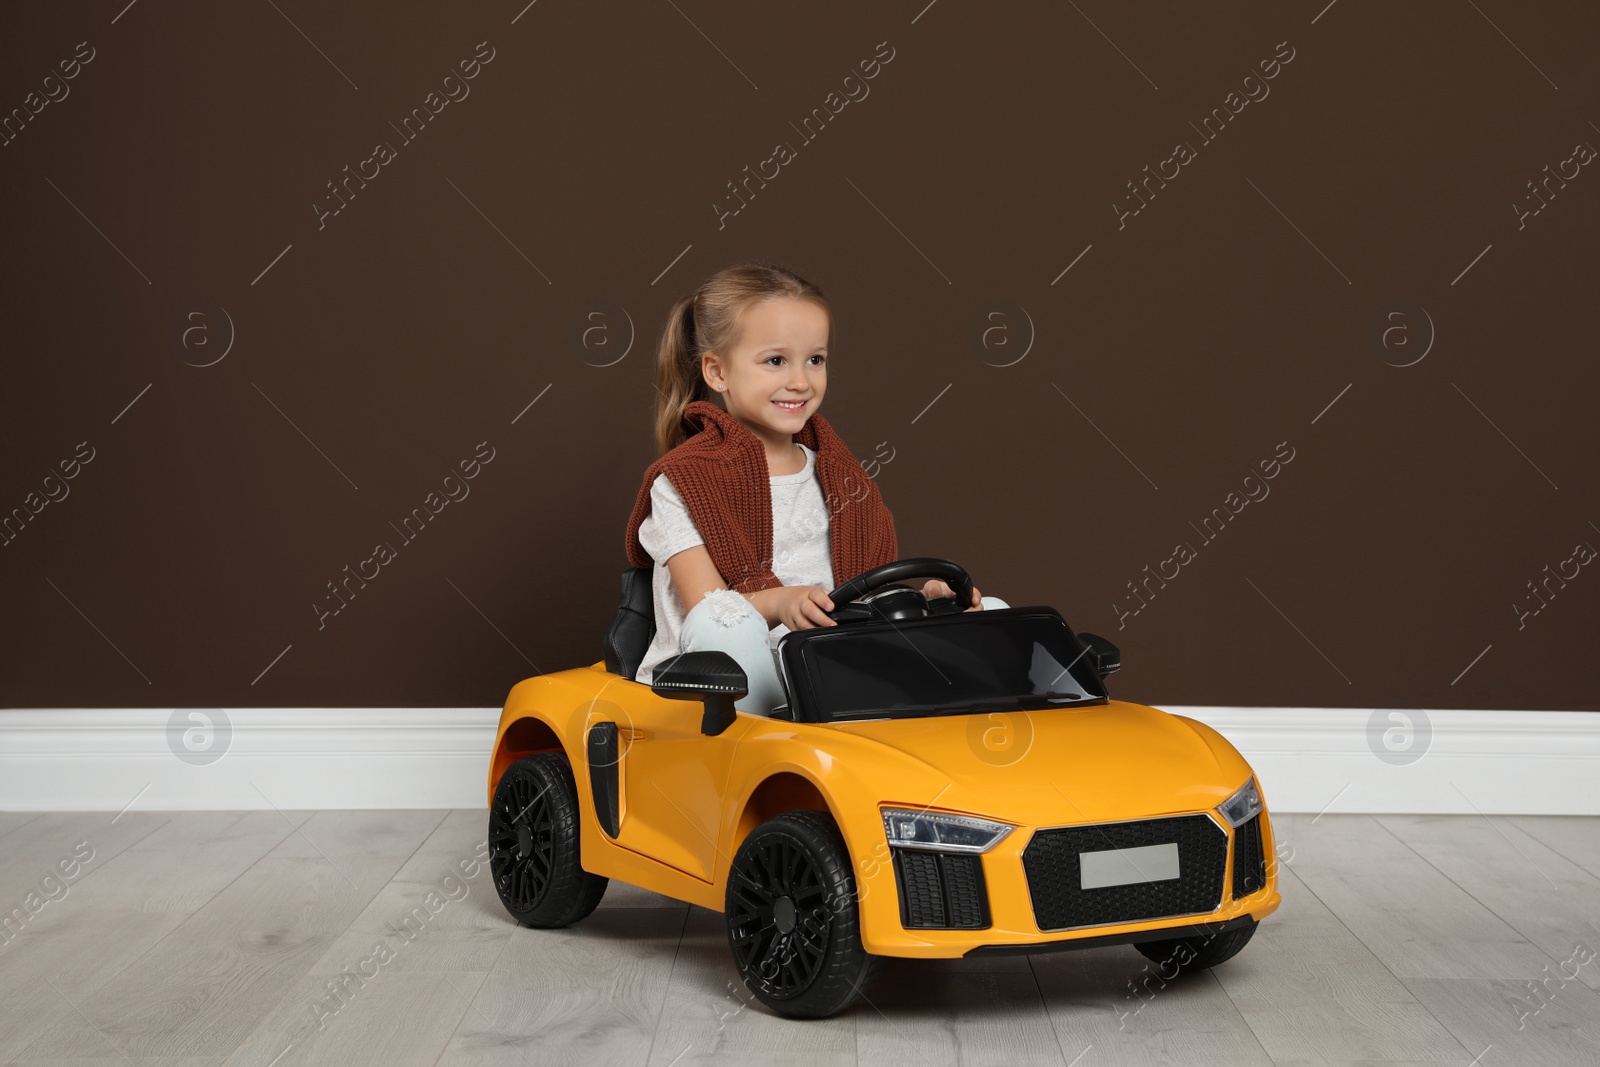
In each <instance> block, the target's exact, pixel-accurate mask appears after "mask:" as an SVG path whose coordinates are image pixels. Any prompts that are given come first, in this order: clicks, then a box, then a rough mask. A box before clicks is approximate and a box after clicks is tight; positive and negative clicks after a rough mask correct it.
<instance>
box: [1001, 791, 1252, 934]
mask: <svg viewBox="0 0 1600 1067" xmlns="http://www.w3.org/2000/svg"><path fill="white" fill-rule="evenodd" d="M1168 842H1171V843H1174V844H1176V845H1177V846H1178V871H1179V876H1178V877H1177V878H1170V879H1167V880H1165V881H1160V882H1136V883H1134V884H1132V885H1111V886H1101V887H1099V888H1095V889H1084V888H1082V876H1081V873H1080V869H1079V864H1078V855H1079V853H1083V852H1101V851H1104V850H1106V849H1114V848H1141V847H1143V846H1145V845H1162V844H1167V843H1168ZM1022 866H1023V870H1024V871H1026V872H1027V875H1028V893H1029V895H1031V896H1032V897H1033V917H1034V921H1035V922H1036V923H1037V924H1038V926H1039V929H1041V930H1065V929H1069V928H1072V927H1077V926H1103V925H1106V924H1108V923H1125V922H1138V921H1139V920H1141V919H1159V918H1164V917H1166V916H1169V915H1194V914H1197V913H1201V912H1208V911H1215V910H1216V909H1217V908H1218V907H1219V906H1220V905H1221V904H1222V881H1223V875H1224V873H1225V872H1226V871H1227V866H1228V835H1227V834H1226V833H1225V832H1224V831H1223V829H1222V827H1220V826H1218V825H1217V824H1216V823H1215V822H1214V821H1212V819H1211V818H1210V817H1209V816H1205V815H1175V816H1169V817H1166V818H1160V819H1140V820H1137V821H1135V822H1118V823H1099V824H1097V825H1094V826H1068V827H1063V828H1061V829H1057V830H1040V831H1038V832H1037V833H1035V834H1034V835H1033V840H1032V841H1029V842H1028V847H1027V848H1026V849H1024V850H1023V852H1022Z"/></svg>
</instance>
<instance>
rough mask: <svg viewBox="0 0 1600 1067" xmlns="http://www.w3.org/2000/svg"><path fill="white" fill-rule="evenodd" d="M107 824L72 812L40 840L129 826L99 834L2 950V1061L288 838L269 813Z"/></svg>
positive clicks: (67, 1015)
mask: <svg viewBox="0 0 1600 1067" xmlns="http://www.w3.org/2000/svg"><path fill="white" fill-rule="evenodd" d="M85 815H88V816H90V819H89V822H88V824H87V825H86V824H85V823H84V822H83V821H82V820H83V818H84V816H85ZM111 818H112V817H111V816H106V815H104V814H103V813H73V814H72V818H71V819H70V820H69V821H68V822H67V823H66V824H58V825H56V826H54V827H53V828H52V829H51V830H50V833H49V834H48V835H46V838H41V841H42V842H43V844H44V847H45V849H46V850H48V848H50V847H53V845H54V843H55V840H56V839H57V838H58V836H59V835H60V834H62V833H67V835H68V836H71V835H72V834H73V833H78V832H82V833H85V834H87V835H89V836H88V837H84V838H78V840H80V841H81V840H88V839H89V837H93V836H95V835H97V834H100V833H101V832H102V831H104V830H107V829H115V828H116V827H119V826H122V825H123V824H127V827H128V828H127V829H125V830H121V831H118V832H117V834H115V835H113V836H111V837H109V838H108V837H100V838H99V839H100V841H101V842H102V846H103V850H102V848H98V847H97V848H96V849H95V850H94V852H93V855H92V860H91V861H90V862H89V863H87V864H85V865H84V866H83V868H82V870H81V872H80V876H79V877H78V878H76V879H75V880H73V881H71V882H70V883H67V884H66V885H65V887H64V889H65V892H64V893H62V894H61V895H60V896H59V897H58V899H56V900H54V901H52V902H51V903H50V904H49V906H48V907H45V908H42V909H41V910H40V911H39V912H38V913H37V914H36V915H35V916H34V917H33V918H32V919H31V920H30V921H29V922H28V923H27V924H26V925H25V926H24V927H22V928H21V932H20V933H18V934H17V936H15V937H14V938H13V939H12V940H11V941H10V942H8V943H6V944H5V945H4V946H0V1004H5V1005H6V1006H7V1010H6V1011H4V1012H0V1062H6V1061H7V1060H8V1059H9V1058H10V1057H11V1056H14V1055H17V1054H19V1053H21V1052H22V1050H23V1049H25V1048H27V1047H28V1046H29V1045H30V1044H32V1043H33V1041H34V1040H36V1039H37V1038H38V1036H39V1035H40V1034H42V1033H43V1032H44V1031H45V1030H46V1029H48V1028H49V1027H50V1026H51V1025H53V1024H55V1023H58V1022H63V1021H66V1020H69V1019H71V1018H72V1017H73V1015H74V1009H73V1007H72V1004H73V1003H79V1002H82V1001H83V1000H84V999H85V998H86V997H88V996H89V995H90V994H91V993H92V992H93V991H94V990H96V989H98V988H99V987H100V986H101V985H102V984H103V983H104V982H106V981H107V980H109V979H110V978H111V977H112V976H113V975H115V974H116V973H117V972H119V971H121V970H122V969H123V968H124V967H126V966H128V964H130V963H131V962H133V960H134V959H136V958H137V957H138V956H139V955H141V954H142V953H143V952H145V951H146V950H147V949H149V948H150V946H152V945H154V944H156V943H157V942H158V941H160V940H161V938H163V937H165V936H166V935H167V934H168V933H170V932H171V931H172V930H173V929H175V928H176V927H177V926H179V925H180V924H181V923H182V922H183V921H184V919H185V918H187V916H188V915H189V914H190V913H192V912H193V911H194V910H197V909H198V908H199V907H200V906H202V905H203V904H204V903H205V901H206V900H208V899H209V898H210V896H211V895H213V894H214V893H215V892H216V891H217V890H218V889H220V888H221V887H222V886H223V885H224V884H226V882H227V881H229V880H231V879H232V878H233V877H235V876H236V875H237V874H239V873H240V872H242V871H243V870H244V869H246V868H247V867H249V865H250V864H251V863H253V862H255V860H257V859H258V858H260V856H261V855H264V854H265V853H266V852H267V851H268V850H269V849H271V848H272V847H273V846H274V845H275V844H277V843H278V842H279V841H281V840H282V838H283V837H284V836H285V834H286V832H287V830H286V828H285V827H284V826H283V824H282V821H281V820H279V819H278V817H277V816H275V815H273V814H271V813H270V812H269V813H261V812H251V813H242V814H241V813H237V812H178V813H160V814H151V813H140V814H139V815H137V816H135V815H134V814H133V813H129V814H127V815H124V816H123V817H122V818H121V819H119V820H118V821H117V823H116V824H115V825H113V824H112V822H111ZM158 820H164V821H158ZM98 824H104V826H101V827H99V828H98V829H97V828H96V827H97V825H98ZM135 833H138V834H143V836H142V837H138V838H135V837H133V836H132V835H133V834H135Z"/></svg>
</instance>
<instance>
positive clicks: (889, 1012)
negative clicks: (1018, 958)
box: [853, 961, 1081, 1067]
mask: <svg viewBox="0 0 1600 1067" xmlns="http://www.w3.org/2000/svg"><path fill="white" fill-rule="evenodd" d="M895 962H896V963H898V964H900V966H898V967H895V968H893V969H892V970H893V971H895V972H898V974H895V973H890V972H891V968H890V967H888V966H886V967H885V968H884V972H885V973H884V974H883V975H882V976H880V980H879V982H878V983H877V984H876V985H875V986H874V987H873V989H872V992H871V994H870V1000H869V1001H868V1002H867V1003H866V1004H863V1005H858V1006H857V1007H856V1008H855V1009H853V1012H854V1015H855V1024H856V1054H857V1056H858V1058H859V1060H860V1062H861V1063H866V1064H872V1065H874V1067H924V1065H926V1064H929V1063H959V1064H972V1065H973V1067H1006V1065H1010V1064H1040V1065H1043V1064H1051V1065H1053V1067H1060V1065H1061V1064H1062V1063H1065V1062H1066V1061H1067V1060H1068V1059H1070V1058H1071V1057H1073V1056H1076V1055H1077V1054H1078V1052H1079V1051H1080V1050H1081V1046H1080V1047H1074V1048H1071V1049H1069V1050H1067V1053H1066V1055H1065V1056H1063V1055H1062V1049H1063V1045H1064V1044H1066V1041H1065V1039H1064V1038H1063V1037H1061V1036H1059V1035H1058V1033H1057V1029H1056V1027H1055V1026H1053V1025H1052V1022H1051V1018H1050V1015H1049V1014H1048V1013H1047V1012H1045V1011H1042V1010H1041V1004H1040V999H1039V997H1040V993H1039V986H1038V983H1037V982H1036V981H1035V979H1034V976H1033V974H1031V973H1021V974H1019V973H994V972H985V971H962V970H953V969H950V968H941V967H937V966H934V965H932V964H931V963H930V962H922V961H895Z"/></svg>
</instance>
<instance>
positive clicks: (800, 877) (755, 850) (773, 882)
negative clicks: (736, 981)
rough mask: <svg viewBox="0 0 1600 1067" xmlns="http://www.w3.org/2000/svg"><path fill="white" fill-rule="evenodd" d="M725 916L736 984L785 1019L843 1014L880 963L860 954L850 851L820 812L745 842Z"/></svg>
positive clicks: (763, 828) (792, 818)
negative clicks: (740, 984)
mask: <svg viewBox="0 0 1600 1067" xmlns="http://www.w3.org/2000/svg"><path fill="white" fill-rule="evenodd" d="M725 910H726V912H727V917H728V948H729V949H730V950H731V951H732V952H733V963H734V966H735V967H737V968H738V970H739V977H740V978H742V979H743V980H744V984H745V986H746V987H747V988H748V989H749V990H750V991H751V992H752V993H754V994H755V995H756V997H757V998H759V999H760V1001H761V1002H762V1003H763V1004H765V1005H766V1006H767V1007H769V1008H771V1009H772V1010H773V1011H775V1012H777V1013H779V1014H780V1015H788V1016H792V1017H794V1018H801V1019H820V1018H823V1017H824V1016H828V1015H833V1014H834V1013H836V1012H839V1011H842V1010H844V1009H845V1008H847V1007H849V1006H850V1005H851V1004H853V1003H854V1002H855V1001H856V1000H857V998H859V997H861V996H862V995H863V994H865V993H866V991H867V989H868V988H870V987H871V985H872V981H873V979H875V978H876V977H877V976H878V969H879V967H881V966H882V964H883V957H882V956H874V955H871V954H869V953H868V952H867V951H866V950H865V949H864V948H862V947H861V919H860V908H859V905H858V904H857V902H856V887H855V879H854V878H853V877H852V875H851V867H850V853H849V851H848V850H847V849H846V848H845V844H844V838H842V837H840V836H839V828H838V827H837V826H835V825H834V823H833V820H832V819H831V818H829V817H828V816H827V815H825V814H823V813H822V812H819V811H791V812H787V813H785V814H783V815H779V816H776V817H775V818H772V819H768V820H767V821H766V822H764V823H762V824H761V825H760V826H758V827H756V829H755V830H754V832H752V833H751V834H750V836H749V837H747V838H745V839H744V843H743V844H741V845H740V846H739V851H738V852H737V853H736V854H735V855H734V857H733V865H732V867H731V869H730V870H729V871H728V894H727V904H726V909H725Z"/></svg>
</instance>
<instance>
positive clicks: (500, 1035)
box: [439, 908, 683, 1067]
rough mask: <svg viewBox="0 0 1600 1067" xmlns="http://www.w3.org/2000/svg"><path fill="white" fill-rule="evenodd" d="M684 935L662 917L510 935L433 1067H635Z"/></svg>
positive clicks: (605, 913) (602, 913) (625, 916)
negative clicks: (442, 1066) (606, 1066)
mask: <svg viewBox="0 0 1600 1067" xmlns="http://www.w3.org/2000/svg"><path fill="white" fill-rule="evenodd" d="M508 921H509V920H508ZM682 926H683V915H682V913H680V912H676V911H673V910H670V909H666V908H610V909H600V910H597V911H596V912H594V914H592V915H590V916H589V917H588V918H587V919H584V920H583V921H582V922H580V923H578V924H576V925H574V926H572V927H569V928H567V929H564V930H534V929H531V928H528V927H518V928H517V929H516V930H514V931H513V932H512V936H511V940H510V942H509V943H508V944H507V945H506V949H505V951H504V952H502V953H501V954H500V958H499V959H498V960H497V961H496V962H495V965H494V970H492V971H490V972H489V976H488V977H487V978H486V979H484V982H483V984H482V985H481V986H479V988H478V991H477V993H476V995H475V996H474V997H473V998H472V1007H471V1009H470V1010H468V1011H466V1012H465V1013H464V1014H463V1015H462V1017H461V1022H460V1024H459V1025H458V1026H457V1027H456V1031H455V1034H454V1035H453V1036H452V1037H451V1039H450V1043H449V1044H448V1045H447V1046H446V1048H445V1052H444V1055H443V1057H442V1058H441V1059H440V1061H439V1062H440V1063H441V1064H451V1065H456V1064H471V1065H478V1064H497V1065H498V1064H504V1065H505V1067H516V1065H521V1067H546V1065H549V1067H570V1065H572V1064H585V1065H600V1064H629V1065H634V1067H637V1065H638V1064H642V1063H644V1062H645V1058H646V1056H647V1055H648V1054H649V1051H650V1044H651V1040H652V1038H653V1037H654V1035H655V1031H656V1027H657V1025H658V1024H659V1022H660V1018H661V1006H662V1002H663V1000H664V998H665V996H666V989H667V976H668V974H669V973H670V972H671V970H672V963H673V958H674V957H675V956H676V955H677V951H678V940H679V934H680V932H681V930H682Z"/></svg>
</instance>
